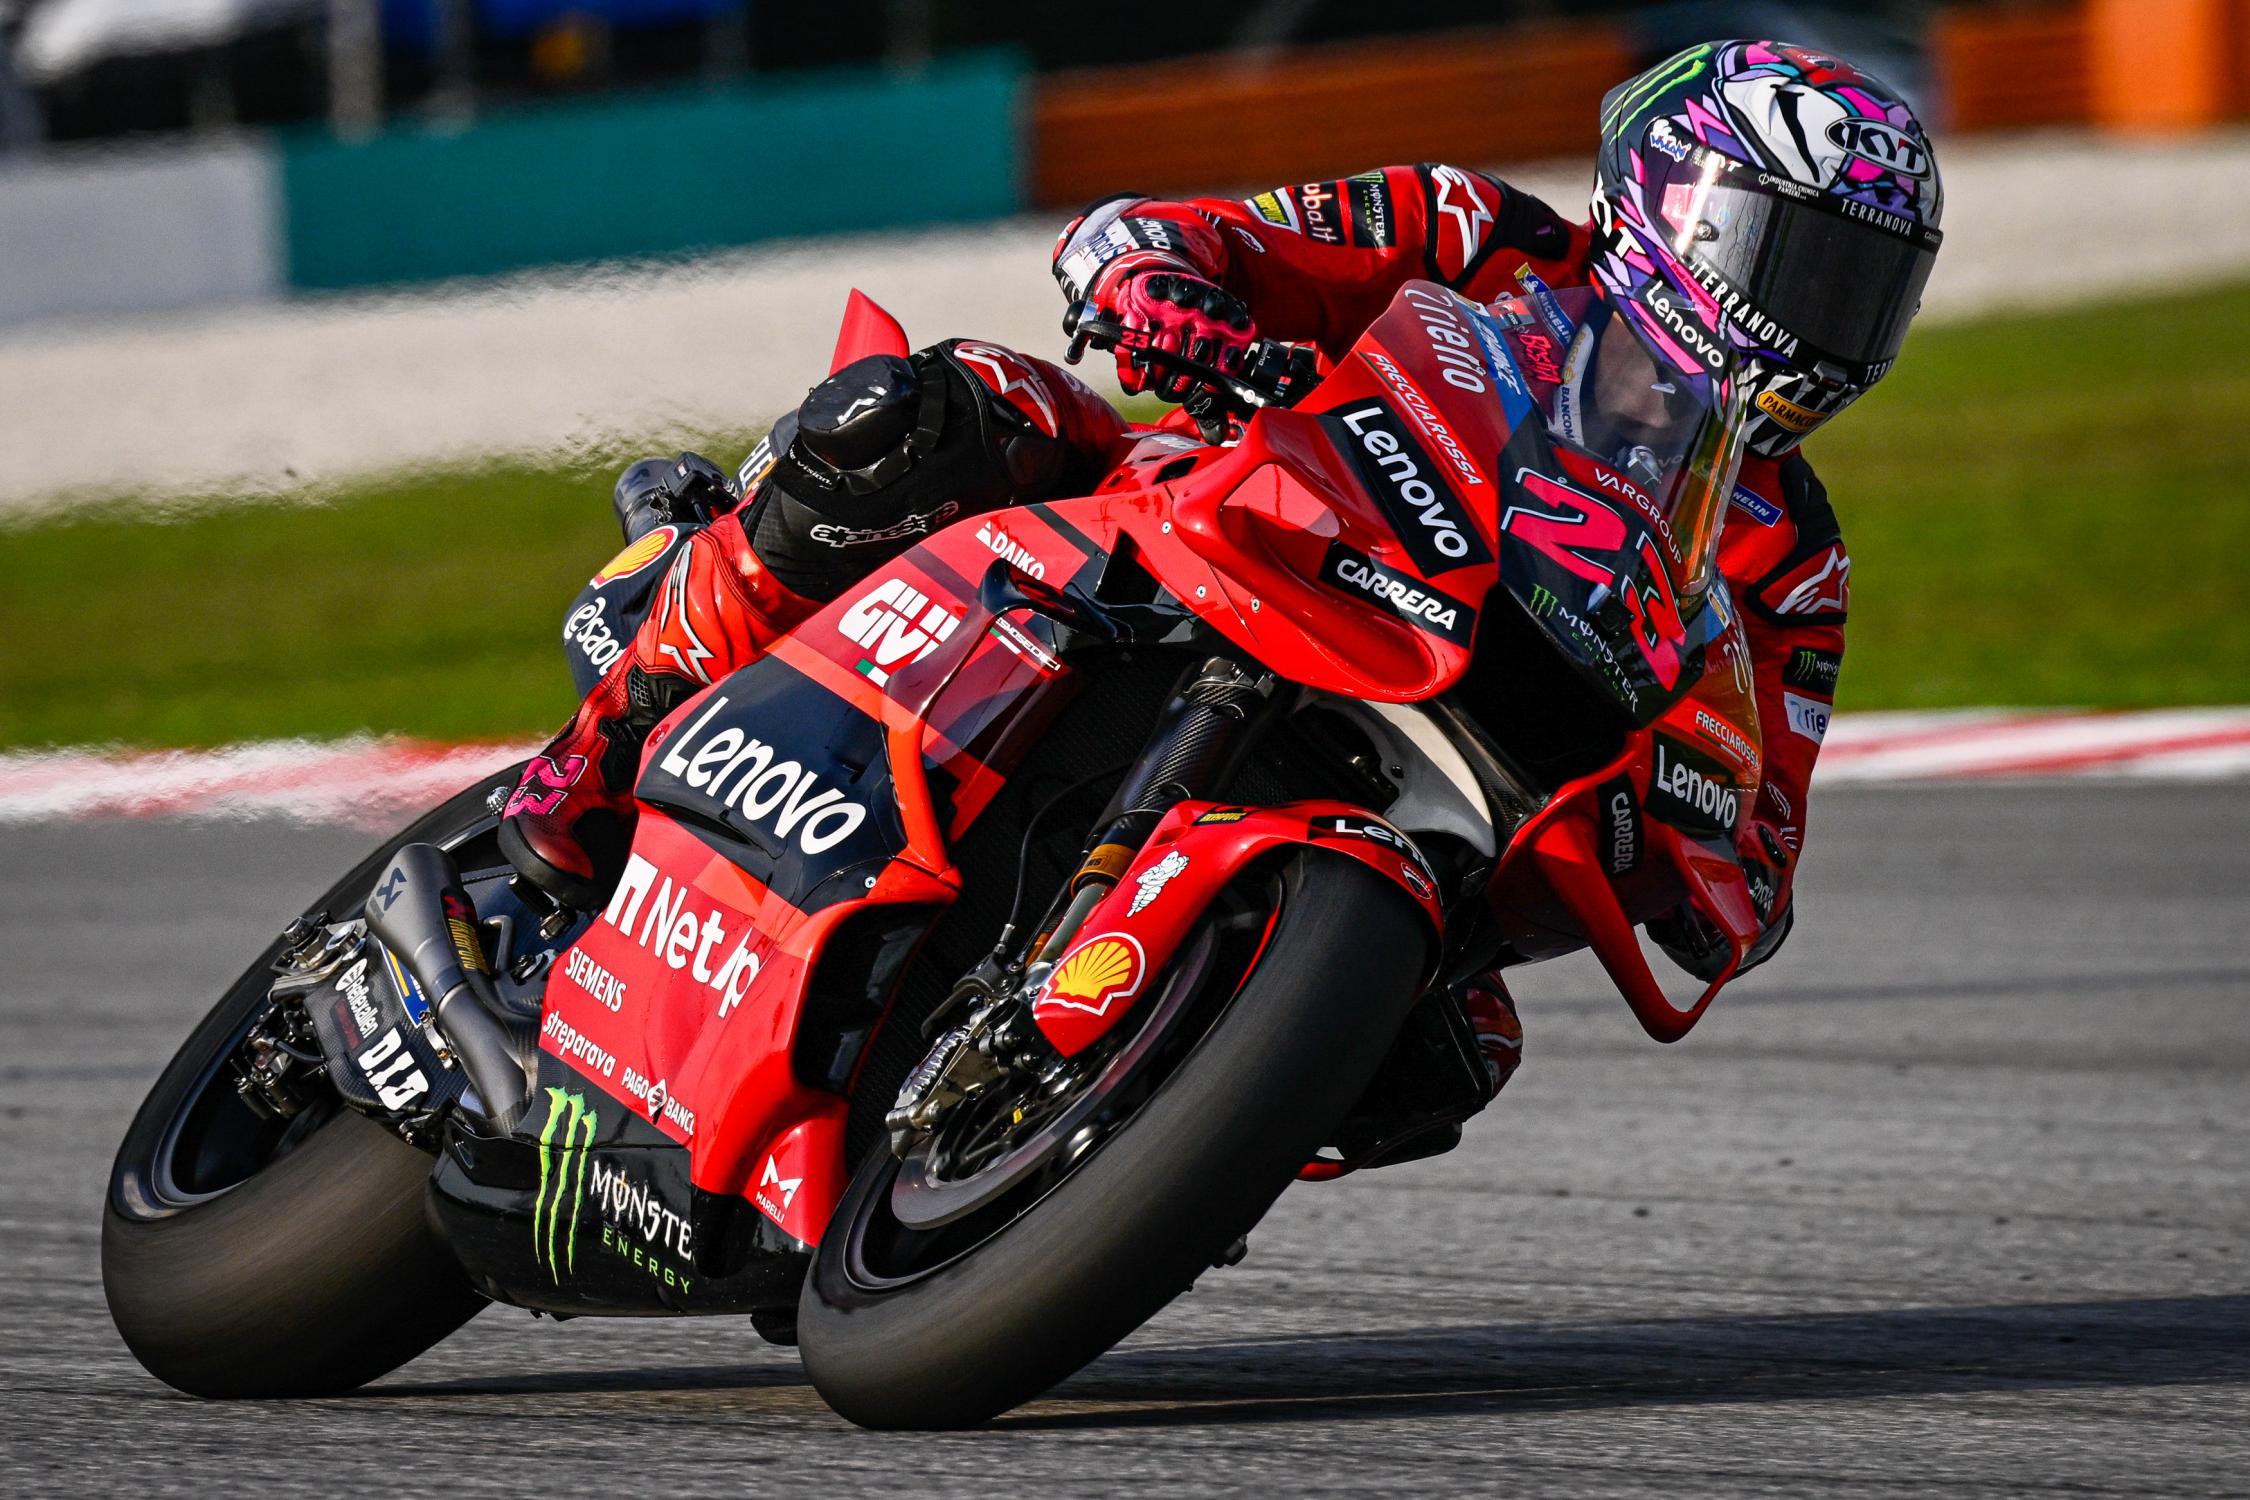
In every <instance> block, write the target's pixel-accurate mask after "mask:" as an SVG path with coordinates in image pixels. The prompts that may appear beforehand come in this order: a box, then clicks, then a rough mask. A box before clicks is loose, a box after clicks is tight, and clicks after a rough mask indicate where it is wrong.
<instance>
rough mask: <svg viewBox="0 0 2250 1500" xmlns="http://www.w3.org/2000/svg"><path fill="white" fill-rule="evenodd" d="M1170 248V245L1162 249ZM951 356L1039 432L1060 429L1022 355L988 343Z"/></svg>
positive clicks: (1042, 387)
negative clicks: (971, 369)
mask: <svg viewBox="0 0 2250 1500" xmlns="http://www.w3.org/2000/svg"><path fill="white" fill-rule="evenodd" d="M1139 222H1140V223H1142V224H1154V225H1157V226H1158V227H1159V228H1161V227H1162V224H1163V221H1162V220H1160V219H1142V220H1140V221H1139ZM1163 248H1165V249H1170V248H1171V246H1170V243H1169V242H1168V241H1167V243H1166V244H1165V245H1164V246H1163ZM953 357H954V358H955V359H958V360H960V361H961V363H963V364H965V365H972V366H974V367H975V368H976V372H977V378H978V379H980V380H982V381H983V382H984V383H985V384H986V385H988V386H990V387H991V388H992V391H993V394H995V395H997V396H999V397H1000V399H1001V400H1003V401H1006V402H1007V403H1008V404H1009V405H1010V406H1013V407H1014V408H1015V409H1016V410H1017V411H1019V412H1021V413H1022V414H1023V415H1024V417H1025V418H1026V419H1027V420H1029V421H1031V422H1033V423H1035V424H1036V425H1037V426H1038V428H1039V430H1040V431H1041V432H1043V433H1045V434H1046V435H1047V436H1049V437H1053V436H1054V435H1055V434H1056V433H1057V432H1059V431H1061V430H1062V429H1061V428H1060V427H1059V426H1058V425H1057V424H1056V420H1055V401H1054V397H1052V396H1050V395H1049V394H1048V393H1047V386H1046V382H1044V381H1042V380H1041V379H1040V378H1039V375H1038V372H1037V371H1035V370H1033V369H1032V368H1031V367H1030V366H1029V365H1027V364H1025V363H1024V362H1023V358H1022V356H1021V355H1018V354H1015V353H1013V352H1012V351H1010V350H1007V349H1000V348H995V347H994V346H993V345H991V344H955V345H954V346H953Z"/></svg>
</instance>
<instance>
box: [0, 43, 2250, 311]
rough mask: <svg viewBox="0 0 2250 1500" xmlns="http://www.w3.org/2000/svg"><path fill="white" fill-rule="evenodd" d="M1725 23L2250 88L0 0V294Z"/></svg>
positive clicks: (1084, 190) (564, 234) (1287, 153)
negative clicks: (1786, 60)
mask: <svg viewBox="0 0 2250 1500" xmlns="http://www.w3.org/2000/svg"><path fill="white" fill-rule="evenodd" d="M1128 18H1129V19H1128ZM1745 29H1752V30H1757V31H1761V32H1763V33H1765V34H1769V35H1785V36H1789V37H1792V38H1794V39H1797V40H1801V41H1804V42H1807V43H1809V44H1812V45H1816V46H1832V47H1835V48H1837V49H1838V50H1842V51H1845V52H1847V53H1849V55H1851V56H1852V57H1853V58H1855V59H1856V60H1859V61H1861V62H1863V63H1864V64H1866V65H1868V66H1871V67H1873V68H1874V69H1875V70H1876V71H1877V72H1880V73H1883V74H1884V75H1885V76H1887V77H1889V78H1891V80H1892V81H1893V82H1894V83H1896V84H1898V85H1899V86H1900V87H1902V88H1903V89H1905V90H1906V92H1907V93H1908V94H1909V95H1910V96H1912V97H1914V98H1915V99H1916V101H1917V103H1918V104H1920V105H1921V106H1922V107H1923V108H1924V109H1925V110H1926V111H1927V112H1928V113H1929V115H1930V116H1931V118H1933V119H1934V120H1936V121H1937V122H1938V124H1939V126H1940V128H1941V129H1943V130H1945V131H1946V132H1947V133H1948V134H1949V135H1958V134H1962V133H1968V132H1976V131H1984V130H2004V129H2011V128H2021V127H2031V126H2049V125H2083V126H2093V127H2098V128H2100V129H2104V130H2108V131H2114V132H2118V133H2121V134H2149V133H2162V132H2178V131H2182V130H2191V129H2196V128H2199V127H2203V126H2208V125H2213V124H2217V123H2220V122H2224V121H2228V120H2234V119H2240V118H2242V117H2244V116H2245V115H2250V0H2020V3H1986V4H1958V5H1952V6H1945V7H1937V8H1932V7H1929V6H1922V5H1904V4H1893V5H1880V4H1878V5H1866V4H1861V5H1851V6H1840V5H1827V4H1801V5H1752V6H1742V5H1733V6H1715V5H1697V4H1674V5H1667V6H1661V7H1643V8H1638V9H1635V8H1627V7H1621V6H1615V5H1602V4H1595V3H1566V0H1549V3H1522V0H1518V3H1514V4H1508V3H1489V0H1488V3H1481V4H1479V3H1471V0H1437V3H1429V4H1422V5H1413V6H1397V7H1391V8H1388V9H1384V8H1378V7H1366V6H1358V5H1354V6H1343V5H1339V4H1330V3H1323V0H1261V3H1255V4H1246V5H1237V6H1232V7H1225V6H1220V7H1214V6H1210V5H1207V4H1206V5H1197V4H1185V3H1176V0H1149V3H1144V4H1138V5H1136V6H1134V7H1133V8H1132V9H1131V10H1130V11H1129V12H1124V11H1120V12H1119V14H1118V17H1117V19H1115V20H1113V21H1108V22H1104V21H1102V20H1100V19H1099V18H1097V17H1095V16H1093V15H1091V14H1090V13H1088V12H1086V11H1084V10H1082V9H1080V8H1075V7H1053V6H1046V5H1039V4H1032V3H1029V0H822V3H817V4H811V3H805V4H796V3H778V0H0V323H8V322H15V323H20V322H24V321H27V320H32V319H38V318H50V317H61V316H71V315H77V314H87V313H96V314H101V313H115V312H127V311H135V310H149V309H164V308H178V307H184V306H195V305H200V304H206V303H224V302H240V301H244V300H255V299H260V298H267V297H277V296H281V295H285V294H287V293H289V292H291V291H295V290H332V289H338V288H346V287H359V286H376V285H385V284H392V283H404V282H415V281H426V280H432V279H440V278H449V277H457V276H472V275H483V274H488V273H495V272H505V271H511V270H517V269H521V268H526V267H534V266H547V265H568V264H577V263H584V262H588V261H598V260H609V259H621V258H622V259H631V258H641V257H655V256H671V255H677V254H681V253H694V252H703V251H711V250H718V249H723V248H727V247H731V246H738V245H745V244H750V243H753V242H756V241H759V240H764V239H770V238H775V237H787V236H798V235H806V234H816V233H826V232H834V231H846V230H858V229H878V228H889V227H895V226H902V225H909V224H917V223H940V222H948V221H960V220H968V219H983V218H990V217H997V216H1003V215H1006V214H1009V213H1012V212H1016V211H1019V210H1025V209H1032V208H1053V207H1062V206H1069V205H1073V204H1076V203H1079V202H1082V201H1084V200H1086V199H1087V198H1090V197H1092V196H1094V195H1095V194H1097V193H1100V192H1105V191H1109V190H1112V189H1114V188H1116V187H1118V186H1120V185H1129V186H1132V187H1136V188H1140V189H1145V190H1149V191H1164V190H1170V189H1184V188H1189V187H1203V188H1208V187H1212V186H1226V185H1234V184H1237V183H1239V184H1240V185H1243V186H1263V185H1266V184H1268V183H1270V182H1271V181H1274V180H1282V179H1287V178H1292V177H1302V176H1305V175H1307V174H1332V173H1335V172H1340V171H1347V170H1355V169H1358V168H1361V167H1364V166H1366V165H1367V164H1369V163H1371V162H1379V161H1385V160H1400V159H1406V160H1414V159H1464V160H1471V161H1498V160H1525V159H1536V158H1540V157H1556V156H1566V155H1575V156H1580V157H1583V156H1585V155H1587V154H1589V153H1590V151H1591V149H1592V147H1593V145H1594V119H1595V113H1596V111H1595V104H1596V102H1597V101H1598V100H1599V98H1600V96H1601V93H1602V91H1603V90H1604V89H1605V88H1606V87H1607V86H1608V85H1609V84H1611V83H1613V82H1615V81H1616V80H1617V79H1618V78H1620V77H1622V76H1623V75H1624V74H1625V73H1626V72H1627V71H1629V70H1630V69H1631V68H1632V67H1633V66H1635V65H1636V64H1638V63H1641V62H1645V61H1648V60H1651V59H1653V58H1654V57H1656V56H1659V55H1662V54H1663V53H1664V52H1666V51H1669V50H1670V49H1672V48H1674V47H1676V46H1678V45H1681V44H1683V43H1684V42H1686V41H1689V40H1693V39H1695V38H1697V37H1700V36H1703V35H1707V34H1713V33H1720V34H1724V33H1729V32H1741V31H1743V30H1745ZM120 147H122V148H126V149H122V150H120V149H117V148H120ZM104 148H109V149H104Z"/></svg>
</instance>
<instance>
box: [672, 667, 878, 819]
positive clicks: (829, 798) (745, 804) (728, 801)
mask: <svg viewBox="0 0 2250 1500" xmlns="http://www.w3.org/2000/svg"><path fill="white" fill-rule="evenodd" d="M726 706H727V695H726V694H724V693H715V694H713V695H712V698H711V701H710V703H709V704H708V705H706V706H705V707H704V709H703V711H702V712H701V713H700V714H697V715H696V717H695V718H694V720H693V721H691V722H690V723H689V724H688V726H687V728H685V729H683V730H681V731H680V732H679V733H678V734H676V735H674V736H673V737H672V739H671V742H670V743H669V744H667V745H666V746H665V747H664V754H663V755H662V757H660V758H659V759H658V761H657V766H656V768H657V769H658V770H659V771H661V772H663V773H664V774H665V775H667V776H670V777H673V778H675V779H676V780H677V781H679V783H680V784H681V785H683V786H685V787H687V788H689V789H690V790H691V791H694V792H696V793H699V794H700V797H701V799H702V801H703V802H704V803H705V804H706V806H705V808H704V810H705V811H706V812H708V813H711V814H713V815H717V816H722V817H723V816H725V815H727V814H733V815H735V816H736V817H739V818H740V819H741V820H742V821H744V822H746V823H748V824H749V825H751V826H752V827H754V828H757V829H760V830H764V831H770V832H771V833H773V834H775V835H777V836H778V837H779V838H780V839H781V841H782V843H783V844H784V845H789V844H794V845H795V846H796V847H797V848H798V849H800V850H802V851H803V852H805V853H806V854H822V853H825V852H827V851H828V850H830V849H833V848H835V847H836V846H837V845H838V844H841V843H842V842H844V840H846V839H848V838H850V837H851V836H852V835H853V834H854V833H857V832H858V831H859V828H860V825H861V824H863V823H865V822H866V821H867V809H866V808H865V807H862V806H861V805H860V804H859V803H857V802H854V801H852V800H851V799H850V798H849V797H847V796H845V795H844V793H843V792H842V791H841V790H839V789H838V788H836V787H833V786H830V785H828V784H827V783H826V781H825V779H824V778H823V777H822V776H821V775H820V773H819V772H817V771H814V770H812V769H811V768H809V767H807V766H806V765H805V764H804V763H803V762H802V761H799V760H796V759H794V758H791V757H789V756H787V755H786V754H784V753H783V752H781V751H779V750H776V749H775V748H774V747H773V746H772V745H769V744H767V743H766V742H765V741H764V740H761V739H756V738H754V737H752V736H751V735H749V734H748V733H746V732H744V730H743V729H741V728H740V727H739V726H737V725H732V724H729V725H726V726H725V727H723V728H720V729H717V730H713V731H712V732H710V733H709V734H706V733H705V732H704V731H705V729H706V727H707V726H708V725H709V724H710V723H711V721H712V719H713V718H715V717H716V716H717V715H718V714H719V712H720V711H721V710H722V709H724V708H725V707H726Z"/></svg>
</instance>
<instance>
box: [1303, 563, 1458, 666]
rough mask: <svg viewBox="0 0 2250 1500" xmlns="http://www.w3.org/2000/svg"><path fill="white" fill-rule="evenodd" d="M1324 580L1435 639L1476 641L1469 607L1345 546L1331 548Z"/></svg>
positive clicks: (1324, 565)
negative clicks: (1425, 631)
mask: <svg viewBox="0 0 2250 1500" xmlns="http://www.w3.org/2000/svg"><path fill="white" fill-rule="evenodd" d="M1320 576H1321V579H1322V580H1323V581H1324V582H1327V583H1331V584H1334V585H1335V586H1337V587H1338V588H1341V589H1343V590H1345V591H1346V592H1348V593H1353V594H1357V595H1359V596H1360V597H1361V598H1364V599H1371V600H1373V601H1374V602H1375V603H1377V604H1379V605H1381V606H1382V607H1383V608H1384V609H1386V610H1388V611H1390V612H1391V613H1392V614H1394V615H1397V616H1398V617H1399V618H1400V619H1402V620H1405V621H1407V622H1408V623H1410V624H1414V625H1419V626H1421V627H1422V628H1423V629H1424V630H1427V631H1429V632H1430V633H1431V634H1432V635H1438V636H1443V637H1444V638H1445V639H1446V640H1449V641H1451V642H1452V643H1453V644H1454V645H1456V646H1466V645H1468V644H1469V643H1470V641H1472V640H1473V639H1475V637H1476V611H1474V610H1472V609H1470V608H1469V606H1467V605H1466V604H1463V603H1462V602H1461V601H1460V600H1458V599H1454V598H1451V597H1449V596H1447V595H1445V594H1441V593H1439V592H1438V591H1437V590H1436V589H1434V588H1431V587H1430V586H1429V585H1428V584H1426V583H1424V582H1423V581H1422V580H1421V579H1419V578H1416V577H1414V576H1412V575H1411V574H1407V573H1398V572H1394V571H1392V570H1391V569H1389V568H1386V567H1384V566H1383V565H1382V564H1381V563H1379V562H1376V561H1375V560H1374V559H1373V558H1370V557H1367V556H1364V555H1363V554H1361V553H1359V552H1355V551H1353V550H1352V549H1351V548H1349V547H1347V546H1345V545H1343V544H1342V543H1341V542H1330V543H1329V544H1328V556H1327V558H1326V559H1325V560H1324V561H1323V562H1322V563H1321V565H1320Z"/></svg>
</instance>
